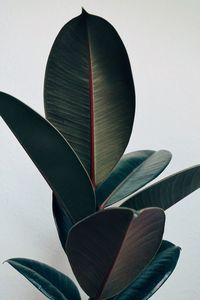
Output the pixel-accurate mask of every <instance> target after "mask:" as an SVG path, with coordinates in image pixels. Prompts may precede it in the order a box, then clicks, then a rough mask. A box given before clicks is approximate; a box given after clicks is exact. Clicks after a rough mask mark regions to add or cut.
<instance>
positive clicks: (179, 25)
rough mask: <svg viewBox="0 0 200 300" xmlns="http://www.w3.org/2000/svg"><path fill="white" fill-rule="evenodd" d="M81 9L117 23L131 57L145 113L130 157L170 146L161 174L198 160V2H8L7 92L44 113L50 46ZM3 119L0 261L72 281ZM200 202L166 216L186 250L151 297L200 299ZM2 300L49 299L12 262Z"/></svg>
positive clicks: (1, 79) (1, 41)
mask: <svg viewBox="0 0 200 300" xmlns="http://www.w3.org/2000/svg"><path fill="white" fill-rule="evenodd" d="M81 6H83V7H84V8H85V9H86V10H88V12H90V13H93V14H97V15H100V16H102V17H104V18H105V19H107V20H108V21H110V22H111V23H112V24H113V25H114V27H115V28H116V29H117V31H118V33H119V34H120V36H121V38H122V40H123V41H124V43H125V46H126V48H127V51H128V54H129V57H130V61H131V65H132V69H133V76H134V80H135V86H136V94H137V110H136V118H135V125H134V130H133V135H132V137H131V140H130V144H129V146H128V148H127V151H134V150H138V149H155V150H159V149H168V150H171V151H172V153H173V160H172V162H171V164H170V166H169V167H168V168H167V170H166V171H165V172H164V175H162V176H161V177H160V178H162V177H163V176H165V175H169V174H171V173H173V172H176V171H179V170H181V169H184V168H186V167H189V166H191V165H194V164H198V163H199V161H200V154H199V153H200V138H199V129H200V121H199V112H200V2H199V1H198V0H196V1H195V0H188V1H184V0H180V1H179V0H173V1H172V0H169V1H168V0H165V1H162V0H158V1H156V0H151V1H147V0H146V1H142V0H138V1H134V0H130V1H128V0H126V1H124V2H122V1H116V0H110V1H104V0H101V1H97V0H95V1H94V0H93V1H84V0H82V1H79V0H77V1H69V0H65V1H64V0H63V1H61V0H57V1H52V0H51V1H50V0H43V1H25V0H24V1H23V0H17V1H16V0H6V1H3V0H1V5H0V90H2V91H4V92H7V93H10V94H11V95H14V96H15V97H17V98H19V99H21V100H22V101H24V102H25V103H27V104H28V105H30V106H31V107H32V108H34V109H35V110H36V111H38V112H39V113H41V114H42V115H44V111H43V79H44V71H45V65H46V61H47V57H48V54H49V51H50V47H51V45H52V43H53V41H54V39H55V37H56V35H57V33H58V31H59V30H60V28H61V27H62V26H63V25H64V24H65V23H66V22H67V21H69V20H70V19H71V18H73V17H75V16H77V15H78V14H79V13H80V12H81ZM0 123H1V124H0V128H1V155H0V166H1V175H0V176H1V177H0V179H1V180H0V181H1V189H0V194H1V198H0V199H1V209H0V261H2V262H3V261H4V260H6V259H8V258H11V257H29V258H32V259H36V260H40V261H42V262H45V263H48V264H50V265H51V266H54V267H56V268H57V269H59V270H61V271H63V272H65V273H66V274H68V275H70V276H71V277H72V278H73V275H71V271H70V267H69V266H68V264H67V258H66V256H65V255H64V252H63V250H62V249H61V246H60V244H59V240H58V237H57V234H56V230H55V226H54V223H53V217H52V213H51V191H50V189H49V187H48V186H47V184H46V182H45V181H44V179H43V178H42V176H41V175H40V174H39V172H38V170H37V169H36V167H35V166H34V165H33V163H32V162H31V160H30V159H29V157H28V156H27V155H26V153H25V152H24V150H23V149H22V147H21V146H20V145H19V143H18V142H17V141H16V139H15V137H14V136H13V135H12V133H11V132H10V131H9V129H8V128H7V126H6V125H5V124H4V123H3V121H1V122H0ZM199 198H200V192H199V191H197V192H195V193H193V194H192V195H191V196H189V197H187V199H184V200H183V201H181V202H180V203H179V204H177V205H175V206H174V207H173V208H170V209H169V210H168V211H167V212H166V215H167V222H166V229H165V238H166V239H168V240H170V241H172V242H174V243H176V244H177V245H179V246H181V247H182V249H183V250H182V253H181V257H180V260H179V263H178V266H177V268H176V270H175V272H174V273H173V275H172V276H171V277H170V279H169V280H168V281H167V282H166V284H165V285H164V286H163V287H162V288H161V289H160V290H159V291H158V292H157V293H156V294H155V295H154V296H153V297H152V298H151V299H152V300H160V299H162V300H165V299H170V298H171V299H175V300H197V299H200V258H199V250H200V218H199V209H200V202H199V201H200V199H199ZM82 295H84V294H83V293H82ZM0 299H1V300H11V299H15V300H16V299H17V300H18V299H19V300H27V299H29V300H33V299H37V300H40V299H41V300H42V299H46V298H45V297H44V296H43V295H42V294H40V292H38V291H37V290H36V289H35V288H34V287H33V286H32V285H31V284H30V283H29V282H28V281H26V280H25V279H24V278H23V277H22V276H21V275H20V274H18V273H17V272H16V271H15V270H14V269H12V268H11V267H10V266H9V265H8V264H4V265H0ZM83 299H87V297H86V296H83Z"/></svg>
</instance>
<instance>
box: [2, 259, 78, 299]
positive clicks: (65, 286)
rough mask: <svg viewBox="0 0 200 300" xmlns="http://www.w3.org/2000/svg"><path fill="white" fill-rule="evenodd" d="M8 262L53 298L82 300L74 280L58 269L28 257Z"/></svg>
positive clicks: (47, 295)
mask: <svg viewBox="0 0 200 300" xmlns="http://www.w3.org/2000/svg"><path fill="white" fill-rule="evenodd" d="M7 262H8V263H9V264H10V265H11V266H12V267H13V268H15V269H16V270H17V271H18V272H19V273H21V274H22V275H23V276H24V277H25V278H26V279H27V280H29V281H30V282H31V283H32V284H33V285H34V286H35V287H36V288H37V289H38V290H40V291H41V292H42V293H43V294H44V295H45V296H46V297H47V298H49V299H51V300H58V299H59V300H72V299H73V300H81V297H80V295H79V291H78V289H77V287H76V286H75V284H74V283H73V281H72V280H71V279H70V278H69V277H67V276H66V275H64V274H63V273H61V272H59V271H57V270H56V269H54V268H52V267H50V266H48V265H46V264H43V263H41V262H38V261H35V260H31V259H27V258H12V259H9V260H7Z"/></svg>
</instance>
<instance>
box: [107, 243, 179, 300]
mask: <svg viewBox="0 0 200 300" xmlns="http://www.w3.org/2000/svg"><path fill="white" fill-rule="evenodd" d="M180 250H181V249H180V247H177V246H175V245H174V244H172V243H170V242H168V241H162V244H161V247H160V249H159V251H158V253H157V254H156V256H155V257H154V258H153V260H152V261H151V262H150V264H148V265H147V266H146V268H145V269H144V270H143V272H142V273H141V274H140V275H139V276H138V277H137V278H136V280H135V281H133V283H131V285H130V286H129V287H128V288H127V289H126V290H124V291H122V292H121V293H120V294H119V295H118V296H116V297H114V298H111V299H109V300H141V299H142V300H147V299H149V298H150V297H151V296H152V295H153V294H154V293H155V292H156V291H157V290H158V289H159V288H160V287H161V286H162V285H163V283H164V282H165V281H166V280H167V279H168V278H169V276H170V275H171V274H172V272H173V271H174V269H175V267H176V264H177V261H178V259H179V255H180Z"/></svg>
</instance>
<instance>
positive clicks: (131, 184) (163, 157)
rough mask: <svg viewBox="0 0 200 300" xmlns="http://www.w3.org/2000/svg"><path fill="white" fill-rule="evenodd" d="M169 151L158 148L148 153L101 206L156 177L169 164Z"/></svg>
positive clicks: (111, 202) (129, 193)
mask: <svg viewBox="0 0 200 300" xmlns="http://www.w3.org/2000/svg"><path fill="white" fill-rule="evenodd" d="M171 157H172V156H171V153H170V152H169V151H166V150H160V151H157V152H155V153H153V154H152V155H150V156H149V157H148V158H147V159H146V160H144V162H143V163H141V164H140V165H139V166H138V167H137V168H136V169H134V170H133V171H132V172H131V173H130V174H128V176H127V177H126V178H124V180H123V181H122V182H121V184H120V185H118V186H117V187H116V189H115V190H114V191H113V192H112V194H111V195H110V196H109V197H108V198H107V199H106V201H105V202H104V203H103V205H102V206H109V205H112V204H114V203H115V202H117V201H120V200H122V199H124V198H125V197H128V196H130V195H131V194H133V193H134V192H136V191H137V190H138V189H139V188H141V187H143V186H144V185H145V184H147V183H148V182H150V181H151V180H153V179H154V178H156V177H157V176H158V175H159V174H160V173H161V172H162V171H163V170H164V169H165V168H166V166H167V165H168V164H169V162H170V160H171Z"/></svg>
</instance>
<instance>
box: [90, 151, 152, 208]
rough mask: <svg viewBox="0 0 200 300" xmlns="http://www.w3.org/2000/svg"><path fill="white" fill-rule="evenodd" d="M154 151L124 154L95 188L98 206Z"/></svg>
mask: <svg viewBox="0 0 200 300" xmlns="http://www.w3.org/2000/svg"><path fill="white" fill-rule="evenodd" d="M154 152H155V151H152V150H140V151H135V152H131V153H128V154H125V155H123V156H122V158H121V159H120V161H119V162H118V163H117V165H116V166H115V168H114V169H113V170H112V172H111V174H110V175H109V177H108V178H106V180H105V181H104V182H103V183H102V184H100V185H99V186H98V187H97V188H96V191H95V193H96V201H97V204H98V205H99V206H100V205H101V204H102V203H103V202H104V201H105V200H106V198H107V197H108V196H109V195H110V194H111V193H112V191H113V190H114V189H115V188H116V187H117V186H118V185H119V184H120V183H121V182H122V181H123V180H124V179H125V178H126V177H127V176H128V175H129V174H130V173H131V172H132V171H133V170H134V169H135V168H137V167H138V166H139V165H140V164H141V163H142V162H143V161H145V160H146V159H147V158H148V157H149V156H150V155H152V154H153V153H154Z"/></svg>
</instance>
